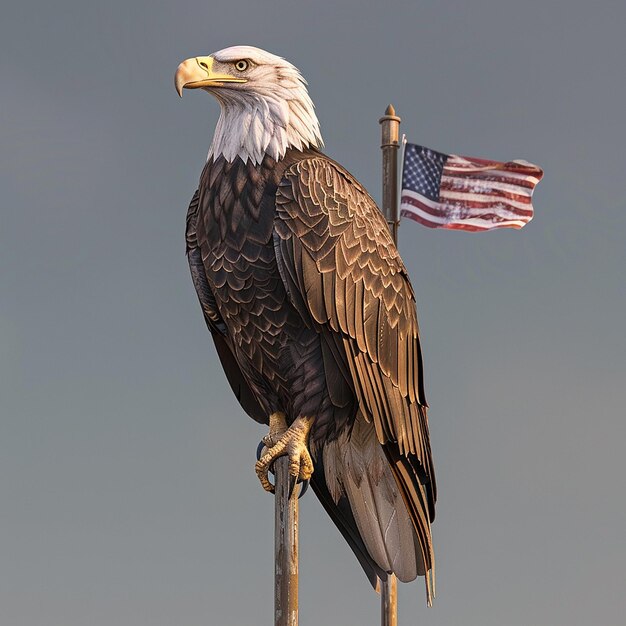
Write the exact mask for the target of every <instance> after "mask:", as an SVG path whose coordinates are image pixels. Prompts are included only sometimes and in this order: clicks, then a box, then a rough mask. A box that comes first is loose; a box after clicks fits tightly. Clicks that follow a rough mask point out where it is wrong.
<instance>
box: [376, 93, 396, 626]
mask: <svg viewBox="0 0 626 626" xmlns="http://www.w3.org/2000/svg"><path fill="white" fill-rule="evenodd" d="M400 121H401V120H400V118H399V117H398V116H397V115H396V111H395V109H394V108H393V105H391V104H390V105H389V106H388V107H387V109H386V110H385V115H383V117H381V118H380V120H378V122H379V123H380V125H381V142H380V147H381V149H382V151H383V204H382V211H383V215H384V216H385V219H386V220H387V225H388V226H389V230H390V231H391V236H392V237H393V240H394V242H395V243H396V244H397V243H398V222H399V218H398V148H399V147H400ZM380 609H381V617H380V623H381V625H382V626H398V581H397V579H396V577H395V576H394V575H393V574H391V575H390V576H389V577H388V578H387V581H386V582H383V584H382V589H381V591H380Z"/></svg>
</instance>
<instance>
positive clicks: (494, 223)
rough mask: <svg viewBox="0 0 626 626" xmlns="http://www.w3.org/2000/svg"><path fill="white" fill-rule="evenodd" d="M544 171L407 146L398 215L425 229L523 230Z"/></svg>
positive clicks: (522, 164) (517, 163)
mask: <svg viewBox="0 0 626 626" xmlns="http://www.w3.org/2000/svg"><path fill="white" fill-rule="evenodd" d="M542 176H543V170H542V169H541V168H540V167H537V166H536V165H533V164H532V163H528V162H527V161H509V162H508V163H500V162H499V161H487V160H485V159H477V158H474V157H463V156H457V155H456V154H450V155H448V154H443V153H441V152H437V151H436V150H431V149H430V148H424V147H423V146H418V145H415V144H412V143H407V144H406V147H405V151H404V163H403V167H402V194H401V198H400V213H401V215H402V216H403V217H409V218H411V219H412V220H415V221H416V222H419V223H420V224H423V225H424V226H428V227H429V228H449V229H454V230H469V231H483V230H493V229H495V228H522V226H524V225H526V224H528V222H530V220H531V219H532V218H533V205H532V204H531V197H532V195H533V190H534V188H535V185H536V184H537V183H538V182H539V181H540V180H541V177H542Z"/></svg>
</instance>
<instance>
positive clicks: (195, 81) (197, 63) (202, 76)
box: [174, 57, 248, 98]
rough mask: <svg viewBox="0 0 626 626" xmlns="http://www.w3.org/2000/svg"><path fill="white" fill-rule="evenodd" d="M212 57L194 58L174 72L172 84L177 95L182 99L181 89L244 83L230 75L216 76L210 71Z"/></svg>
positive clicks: (183, 63) (244, 80) (242, 79)
mask: <svg viewBox="0 0 626 626" xmlns="http://www.w3.org/2000/svg"><path fill="white" fill-rule="evenodd" d="M212 68H213V57H195V58H193V59H187V60H186V61H183V62H182V63H181V64H180V65H179V66H178V69H177V70H176V76H175V77H174V84H175V85H176V91H177V92H178V95H179V96H180V97H181V98H182V97H183V89H200V88H201V87H221V86H222V85H224V84H225V83H245V82H248V81H247V80H246V79H245V78H235V77H234V76H231V75H230V74H218V73H216V72H213V71H212Z"/></svg>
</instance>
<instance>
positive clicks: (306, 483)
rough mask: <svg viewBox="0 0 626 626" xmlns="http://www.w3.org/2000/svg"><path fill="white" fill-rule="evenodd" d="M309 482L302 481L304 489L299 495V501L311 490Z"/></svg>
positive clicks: (301, 488)
mask: <svg viewBox="0 0 626 626" xmlns="http://www.w3.org/2000/svg"><path fill="white" fill-rule="evenodd" d="M309 482H310V481H308V480H303V481H301V484H302V487H300V493H299V494H298V500H299V499H300V498H301V497H302V496H303V495H304V494H305V493H306V490H307V489H308V488H309Z"/></svg>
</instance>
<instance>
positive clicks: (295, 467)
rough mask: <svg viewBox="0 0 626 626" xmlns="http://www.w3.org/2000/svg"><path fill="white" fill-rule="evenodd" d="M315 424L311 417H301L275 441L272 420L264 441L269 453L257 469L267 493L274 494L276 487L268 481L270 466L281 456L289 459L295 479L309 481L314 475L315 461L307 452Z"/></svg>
mask: <svg viewBox="0 0 626 626" xmlns="http://www.w3.org/2000/svg"><path fill="white" fill-rule="evenodd" d="M312 424H313V418H311V417H299V418H298V419H296V420H295V421H294V423H293V424H292V425H291V426H290V427H289V428H288V429H287V430H286V431H284V433H283V434H282V435H281V436H280V437H278V438H277V439H275V435H274V433H272V428H271V425H272V422H271V418H270V434H269V435H268V436H267V437H265V438H264V439H263V443H265V445H266V446H268V443H271V445H270V446H268V448H269V449H268V450H267V452H266V453H265V454H264V455H263V456H262V457H261V458H260V459H259V460H258V461H257V463H256V466H255V469H256V473H257V476H258V477H259V480H260V481H261V485H263V489H265V491H269V492H271V493H273V492H274V486H273V485H272V483H271V482H270V481H269V479H268V476H267V474H268V472H269V469H270V465H271V464H272V463H273V462H274V461H275V460H276V459H277V458H278V457H281V456H288V457H289V474H290V475H291V476H293V477H294V478H295V479H299V480H308V479H309V478H311V475H312V474H313V461H312V459H311V455H310V454H309V451H308V450H307V447H306V446H307V442H308V439H309V432H310V431H311V426H312Z"/></svg>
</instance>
